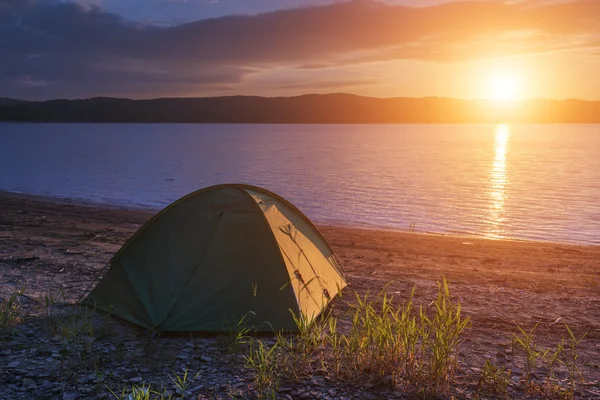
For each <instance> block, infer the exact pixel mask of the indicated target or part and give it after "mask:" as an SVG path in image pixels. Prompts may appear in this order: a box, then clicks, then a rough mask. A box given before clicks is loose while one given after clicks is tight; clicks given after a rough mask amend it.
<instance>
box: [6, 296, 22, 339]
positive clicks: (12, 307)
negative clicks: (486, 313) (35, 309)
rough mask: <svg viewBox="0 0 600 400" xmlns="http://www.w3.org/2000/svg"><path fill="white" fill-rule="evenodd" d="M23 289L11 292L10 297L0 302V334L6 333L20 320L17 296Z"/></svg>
mask: <svg viewBox="0 0 600 400" xmlns="http://www.w3.org/2000/svg"><path fill="white" fill-rule="evenodd" d="M23 291H24V290H23V289H21V290H17V291H15V292H13V293H12V294H11V295H10V297H9V298H8V299H6V300H3V301H2V302H0V334H2V335H4V334H6V333H7V332H8V331H9V330H10V329H11V328H12V327H13V326H15V325H16V324H18V323H19V322H21V321H22V319H23V317H22V315H21V307H20V305H19V296H20V295H22V294H23Z"/></svg>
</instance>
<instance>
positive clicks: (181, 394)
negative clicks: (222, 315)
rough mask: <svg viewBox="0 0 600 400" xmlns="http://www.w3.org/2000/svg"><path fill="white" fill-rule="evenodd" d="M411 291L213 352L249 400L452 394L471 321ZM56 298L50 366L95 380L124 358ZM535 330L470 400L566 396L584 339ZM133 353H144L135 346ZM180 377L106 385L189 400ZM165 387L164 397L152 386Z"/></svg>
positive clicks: (491, 367) (5, 317)
mask: <svg viewBox="0 0 600 400" xmlns="http://www.w3.org/2000/svg"><path fill="white" fill-rule="evenodd" d="M415 292H416V288H413V290H412V291H411V293H410V295H409V296H408V298H407V299H406V300H405V301H402V302H400V301H398V300H397V299H395V298H394V297H393V296H390V295H389V292H388V291H386V288H384V289H383V290H382V291H381V292H379V293H376V294H374V295H372V294H370V293H368V292H367V293H362V294H359V293H356V292H355V293H353V295H350V296H348V295H346V296H345V298H343V299H341V300H340V299H338V300H336V301H343V302H345V303H346V306H347V307H346V310H347V312H346V313H345V314H342V315H337V314H335V313H334V309H333V308H331V307H330V308H328V309H327V310H326V311H325V312H324V313H323V314H322V315H321V316H319V317H318V318H317V319H315V320H314V321H313V322H312V323H311V324H308V323H307V322H306V321H307V319H306V318H304V317H303V316H302V315H295V314H293V313H292V318H293V319H294V321H295V323H296V326H297V328H298V332H297V333H296V334H293V335H290V334H284V333H282V332H279V333H277V334H276V335H275V336H274V337H271V338H264V337H262V338H261V337H257V336H254V335H253V329H252V327H249V326H248V320H247V318H249V317H251V314H249V315H247V316H244V317H243V318H241V319H240V321H238V322H236V323H231V324H227V325H226V327H227V330H226V332H225V334H224V335H223V336H222V337H221V338H217V340H216V344H217V348H219V349H220V351H222V352H224V353H231V352H237V353H242V354H243V360H244V367H245V368H246V369H247V370H248V371H249V372H250V374H251V379H252V390H251V392H250V393H251V394H252V396H253V397H259V398H276V397H278V390H279V388H281V387H283V386H288V387H294V386H295V384H297V383H299V384H301V385H304V384H305V383H306V382H307V381H310V380H313V379H315V377H317V378H320V379H326V380H328V381H332V382H335V386H338V385H340V386H344V387H347V388H349V387H354V388H357V389H358V390H364V388H373V387H376V388H377V389H376V390H382V391H383V392H382V393H385V391H386V390H388V389H394V390H399V391H402V392H404V393H406V394H407V395H408V396H411V397H414V398H417V397H419V398H436V397H452V396H453V395H455V394H456V393H457V392H456V389H457V388H460V387H464V384H465V382H464V377H465V373H464V371H461V370H460V361H461V360H460V359H459V357H460V353H459V349H460V347H461V344H462V342H463V338H464V335H465V332H467V330H468V329H469V327H470V325H471V320H470V318H469V317H468V316H464V315H463V312H462V307H461V303H460V301H458V300H456V299H455V298H454V297H453V296H452V295H451V293H450V289H449V286H448V283H447V282H446V280H445V279H444V280H443V281H442V282H439V283H438V287H437V295H436V296H434V298H433V300H431V302H429V303H417V302H416V301H415V300H414V298H415ZM21 293H22V291H17V292H15V293H13V294H12V295H11V297H10V298H9V299H6V300H5V301H3V302H2V303H1V304H0V318H1V319H0V323H1V324H0V328H1V329H2V331H3V332H4V331H6V330H7V329H9V328H10V327H12V326H14V325H15V324H17V323H19V322H20V321H21V319H22V316H21V314H22V313H21V310H20V308H19V302H18V296H19V295H20V294H21ZM58 298H60V293H59V294H58V295H56V296H53V295H47V296H45V297H44V302H43V305H44V312H43V315H44V316H45V319H46V320H47V323H46V324H45V326H47V327H48V328H49V331H50V332H51V333H52V334H53V335H55V336H58V337H59V338H61V341H62V343H63V344H64V348H63V350H64V351H63V350H61V352H60V354H61V356H60V358H59V360H60V363H61V366H63V364H64V368H63V367H61V368H63V369H64V371H63V372H64V374H62V375H63V377H64V379H65V382H71V381H74V380H76V379H77V374H76V371H77V370H89V369H90V368H91V369H93V370H95V371H96V374H97V376H101V375H103V374H106V368H107V366H108V365H110V363H111V361H117V362H119V361H124V359H125V358H124V357H125V355H124V354H121V353H122V351H119V347H118V346H117V350H116V351H114V352H113V353H112V354H111V355H106V356H102V357H101V356H100V355H98V354H95V353H94V351H93V346H92V343H93V340H90V339H94V340H96V339H97V338H98V332H97V329H99V328H95V325H96V324H93V320H94V318H95V317H94V313H95V310H93V309H90V308H78V307H77V308H75V307H71V308H69V310H68V312H65V310H62V309H59V308H58V307H57V299H58ZM40 302H41V300H40ZM59 311H60V312H59ZM101 325H103V326H104V325H105V324H104V323H103V324H101ZM538 329H541V327H540V325H538V324H535V325H533V326H532V327H529V328H526V327H523V326H517V327H516V328H515V331H514V333H512V340H513V350H514V359H513V361H512V362H513V367H511V366H510V365H508V364H503V365H501V364H497V363H496V362H494V361H493V360H492V359H489V358H488V359H486V360H485V363H484V364H483V366H482V368H481V371H480V376H478V377H477V378H475V380H474V381H473V380H471V381H470V382H471V383H467V385H471V386H469V387H470V388H471V389H470V390H471V391H472V392H473V393H474V398H478V397H479V396H481V398H490V397H492V398H510V397H511V396H513V397H514V396H519V393H520V394H521V395H524V396H533V397H541V398H548V399H572V398H574V397H575V396H576V394H577V393H578V392H577V390H578V384H579V382H581V381H582V379H583V377H582V374H581V370H580V368H579V367H580V364H581V360H580V355H579V353H580V348H581V343H582V341H583V340H584V339H585V338H586V336H587V334H577V332H574V331H573V330H572V329H571V328H570V327H569V326H568V325H566V324H564V329H565V331H564V332H565V336H564V338H562V339H561V340H560V341H559V342H557V344H556V345H555V346H554V347H550V348H547V347H544V346H542V345H540V344H539V343H538V337H537V336H538V335H537V333H538ZM544 336H547V335H544ZM142 340H143V339H142ZM140 346H141V348H144V346H143V342H140ZM194 351H196V348H194ZM119 354H121V355H119ZM119 357H120V360H119ZM173 366H174V365H173ZM61 371H62V369H61ZM73 371H75V372H73ZM182 371H183V372H179V373H171V374H169V373H168V370H166V371H165V373H166V375H165V376H164V379H163V382H162V383H161V384H160V385H155V383H152V386H151V385H150V383H142V384H138V385H131V384H127V385H125V386H124V387H123V388H122V389H121V390H120V392H118V391H115V392H113V391H112V390H111V389H110V388H108V386H106V388H107V389H108V391H109V393H110V395H111V396H112V397H113V398H116V399H131V400H137V399H148V400H150V399H159V400H163V399H179V398H189V397H190V395H191V393H190V387H191V386H190V384H191V382H192V381H195V380H196V379H197V378H198V377H199V376H200V375H199V373H198V374H196V375H195V376H192V375H191V374H190V373H189V370H188V368H185V369H184V370H182ZM69 373H70V374H71V375H69ZM559 377H560V378H559ZM461 379H463V380H461ZM159 383H160V382H159ZM165 384H166V385H168V386H166V387H169V386H171V387H172V388H173V390H171V391H166V390H165V389H160V390H158V389H155V388H163V387H164V386H162V385H165ZM98 390H102V389H101V388H100V389H98ZM231 390H234V389H233V388H232V389H231ZM235 390H238V389H235ZM240 390H242V389H240ZM246 390H247V388H246ZM240 393H242V394H243V393H246V392H243V390H242V392H240ZM246 394H247V393H246ZM459 397H460V396H459Z"/></svg>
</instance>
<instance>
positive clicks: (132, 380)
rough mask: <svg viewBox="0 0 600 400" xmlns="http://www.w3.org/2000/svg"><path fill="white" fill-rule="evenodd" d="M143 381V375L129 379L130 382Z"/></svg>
mask: <svg viewBox="0 0 600 400" xmlns="http://www.w3.org/2000/svg"><path fill="white" fill-rule="evenodd" d="M141 381H142V377H141V376H136V377H135V378H131V379H130V380H129V382H131V383H140V382H141Z"/></svg>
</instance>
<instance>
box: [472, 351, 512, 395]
mask: <svg viewBox="0 0 600 400" xmlns="http://www.w3.org/2000/svg"><path fill="white" fill-rule="evenodd" d="M510 375H511V371H510V370H507V369H506V368H505V367H502V366H499V365H496V364H494V363H493V362H492V361H491V360H490V359H489V358H488V359H486V360H485V364H484V365H483V368H482V369H481V378H480V379H479V383H478V384H477V391H478V392H480V391H483V392H484V393H489V394H493V395H497V396H499V397H501V398H503V399H506V398H508V386H509V385H510Z"/></svg>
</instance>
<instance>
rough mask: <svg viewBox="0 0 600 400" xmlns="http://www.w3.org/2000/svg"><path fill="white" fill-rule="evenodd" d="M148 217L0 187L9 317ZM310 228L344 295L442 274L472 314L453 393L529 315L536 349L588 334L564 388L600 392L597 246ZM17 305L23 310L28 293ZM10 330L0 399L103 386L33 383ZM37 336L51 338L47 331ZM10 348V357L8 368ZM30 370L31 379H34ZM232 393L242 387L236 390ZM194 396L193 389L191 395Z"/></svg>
mask: <svg viewBox="0 0 600 400" xmlns="http://www.w3.org/2000/svg"><path fill="white" fill-rule="evenodd" d="M152 215H153V212H150V211H141V210H131V209H123V208H110V207H100V206H95V205H85V204H79V203H75V202H70V201H68V200H56V199H54V200H53V199H47V198H43V197H35V196H27V195H20V194H11V193H2V192H0V274H1V275H0V276H1V279H0V298H2V299H7V298H8V297H9V296H10V294H11V293H13V292H14V291H16V290H19V289H23V288H24V289H25V292H24V293H25V294H26V295H27V298H30V299H33V300H31V303H32V304H31V305H30V306H29V309H30V311H29V312H30V313H31V315H32V317H25V318H24V320H23V321H22V322H20V324H23V325H27V324H28V323H30V322H29V321H33V320H34V319H36V318H37V320H39V319H40V318H38V317H39V316H40V313H41V311H39V310H40V308H39V307H37V306H36V305H35V301H34V300H35V299H42V298H43V296H44V294H47V293H58V292H59V291H61V290H62V291H63V292H64V294H65V297H66V299H67V300H68V301H71V302H74V301H76V300H77V299H78V298H80V297H81V296H82V294H83V293H84V292H85V290H86V289H87V288H88V287H89V285H90V283H91V282H92V281H93V280H94V279H95V278H96V277H97V276H98V275H99V274H100V273H101V271H102V270H103V268H104V267H105V265H106V263H107V262H108V261H109V259H110V258H111V256H112V255H113V254H114V252H116V251H117V250H118V249H119V247H120V246H121V245H122V244H123V243H124V242H125V241H126V240H127V239H128V238H129V237H130V236H131V235H132V234H133V233H134V232H135V231H136V230H137V229H138V228H139V227H140V226H141V225H142V224H143V223H144V222H145V221H146V220H148V219H149V218H150V217H151V216H152ZM319 229H320V230H321V232H322V233H323V234H324V236H325V237H326V238H327V240H328V241H329V242H330V243H331V245H332V246H333V248H334V250H335V251H336V253H337V255H338V257H339V258H340V260H341V262H342V266H343V268H344V270H345V272H346V274H347V276H348V278H349V280H350V283H351V286H350V288H349V289H346V291H345V293H346V292H347V293H350V290H355V291H356V292H358V293H361V294H364V293H366V292H367V291H369V292H371V293H374V294H376V293H377V292H379V291H381V290H382V289H383V288H385V290H386V292H387V293H388V294H391V295H394V296H395V298H396V300H397V301H398V302H402V301H403V300H406V299H407V296H408V295H409V294H410V291H411V290H412V288H413V287H416V292H415V302H416V303H420V302H422V303H423V304H426V303H428V302H430V301H431V300H432V299H434V298H435V295H436V293H437V284H438V282H440V281H441V280H442V279H443V278H444V277H445V278H446V279H447V281H448V283H449V285H450V290H451V293H452V295H453V297H454V298H455V299H457V300H460V302H461V304H462V307H463V313H464V314H465V315H466V316H469V317H470V318H471V326H470V328H469V329H468V330H467V331H466V333H465V335H464V342H463V343H462V345H461V347H460V351H461V354H462V355H463V357H461V365H460V373H459V377H460V379H462V380H463V381H464V385H463V387H462V388H461V387H460V385H459V387H458V388H457V389H456V390H458V392H455V395H456V396H457V397H458V398H460V397H469V396H468V395H467V394H468V393H469V392H468V389H469V388H473V386H474V385H475V384H477V379H476V378H474V376H475V375H476V374H477V373H478V371H479V370H480V368H481V366H482V364H483V363H484V360H485V359H486V358H490V359H493V360H496V361H497V362H498V363H499V364H503V365H510V364H511V363H512V362H516V364H517V366H518V364H519V361H518V360H516V358H517V355H516V354H515V353H514V351H513V349H512V334H513V333H514V332H516V329H517V325H520V326H521V327H523V328H525V329H531V328H532V327H533V326H534V325H535V324H536V323H539V325H538V327H537V329H536V341H537V342H538V343H539V344H540V345H541V346H546V347H551V346H554V345H556V343H558V342H559V341H560V340H561V339H563V338H566V337H567V336H566V331H565V327H564V323H566V324H568V326H569V327H570V329H571V330H572V331H573V333H574V334H575V335H576V336H582V335H583V334H585V333H587V336H586V337H585V339H584V340H583V341H582V342H581V343H580V345H579V367H580V370H581V373H582V376H583V377H584V379H585V381H584V382H583V383H581V384H579V385H578V388H577V391H576V393H575V397H576V398H600V384H599V383H598V381H599V380H600V246H583V245H571V244H559V243H544V242H525V241H512V240H488V239H482V238H475V237H457V236H445V235H435V234H420V233H409V232H396V231H384V230H376V229H358V228H350V227H338V226H329V225H320V226H319ZM574 229H576V227H574ZM22 303H23V308H24V309H27V307H28V306H27V304H26V303H27V301H23V302H22ZM338 303H339V304H337V305H336V307H337V308H336V309H335V310H334V313H336V314H338V315H342V314H343V310H344V306H343V304H342V303H343V302H341V301H340V302H338ZM36 310H37V311H36ZM36 313H37V314H36ZM36 316H37V317H36ZM34 317H35V318H34ZM36 322H37V323H39V321H33V322H31V324H33V325H32V326H34V325H35V323H36ZM19 329H20V328H19V327H17V328H16V329H15V331H14V332H13V333H12V334H11V335H13V336H11V337H10V338H9V339H7V340H3V341H0V383H1V382H4V383H3V384H2V385H0V386H4V387H5V389H1V390H0V397H2V396H4V397H2V398H38V397H37V395H38V394H39V393H40V392H45V393H46V394H48V396H50V397H48V398H70V397H65V395H64V393H73V396H74V397H71V398H96V397H98V398H100V397H102V396H106V393H104V394H100V393H99V392H96V391H95V390H96V389H92V390H88V389H85V388H90V387H92V388H93V387H94V386H93V385H92V384H88V383H85V382H84V383H83V384H82V383H81V381H80V380H77V379H75V380H74V381H69V380H68V379H63V378H62V377H61V382H62V383H61V384H62V386H61V388H60V389H58V387H57V386H51V385H50V386H48V385H49V384H46V383H43V382H46V381H47V382H50V383H52V382H53V379H55V378H56V376H55V375H53V373H54V372H52V371H49V370H48V369H44V370H40V369H43V368H45V367H42V366H41V365H42V363H41V362H39V363H38V364H35V363H34V364H28V363H27V359H28V358H31V359H35V357H34V356H36V355H39V353H40V351H39V350H36V351H33V350H30V349H32V348H36V343H37V341H36V340H35V335H31V336H34V337H31V336H27V335H26V333H27V331H25V336H24V337H20V336H18V335H19V332H20V330H19ZM23 329H25V328H23ZM31 329H33V328H31ZM48 340H49V342H48V343H51V342H52V339H51V338H50V339H48ZM173 340H181V339H173ZM11 343H12V344H11ZM17 345H18V346H17ZM23 349H26V350H27V351H31V353H26V354H31V355H32V356H31V357H23V356H22V354H21V353H18V352H20V351H24V350H23ZM207 351H213V350H207ZM23 354H25V353H23ZM17 355H18V357H19V358H18V359H19V360H20V361H19V362H20V365H17V366H16V367H15V365H16V364H14V362H15V359H17ZM42 356H43V357H46V358H48V356H47V355H42ZM40 357H41V356H40ZM208 358H211V359H214V358H218V357H212V356H211V357H208V356H207V359H208ZM220 361H221V362H225V361H223V360H220ZM132 362H133V361H132ZM10 363H13V364H10ZM9 364H10V365H12V367H10V368H9ZM218 368H221V367H218ZM134 371H136V370H134ZM152 373H153V372H147V373H145V372H139V371H138V372H133V373H132V374H129V375H126V374H125V375H123V376H122V377H120V378H119V379H120V380H115V381H114V382H129V381H130V379H132V377H131V375H133V377H134V378H135V377H137V376H138V375H143V376H144V377H147V376H148V374H152ZM36 374H38V375H39V376H41V378H39V379H36ZM25 379H28V380H27V381H26V382H25V381H24V380H25ZM157 379H159V378H157ZM215 379H216V378H215ZM219 379H220V378H219ZM240 379H242V378H240ZM144 380H145V378H144ZM159 380H160V379H159ZM31 381H33V383H32V382H31ZM103 382H108V380H107V381H103ZM111 382H112V381H111ZM132 382H137V380H136V381H132ZM5 384H6V385H5ZM44 385H46V386H47V387H48V389H47V390H46V389H43V387H44ZM82 385H83V386H84V389H81V386H82ZM100 386H102V385H100ZM200 386H202V385H200ZM208 386H209V385H206V384H204V386H203V388H200V389H198V392H197V393H199V394H200V395H201V396H204V395H203V394H202V393H205V394H206V398H210V397H209V395H208V393H209V392H207V390H209V389H208ZM246 386H248V385H247V384H246ZM243 387H244V385H240V388H243ZM332 387H333V389H331V390H334V393H335V394H331V392H326V391H324V392H323V393H329V394H328V395H327V396H329V397H322V398H342V397H347V398H352V397H354V398H364V397H365V396H366V395H365V393H367V394H368V393H371V392H368V391H367V392H365V391H359V392H356V393H358V394H356V393H355V392H353V391H352V390H350V389H348V391H347V392H344V390H345V389H343V388H342V389H340V388H337V387H336V386H335V385H334V384H332ZM36 390H37V391H36ZM60 390H62V392H60ZM119 390H120V389H119ZM210 390H213V389H210ZM302 390H303V389H300V388H296V387H293V388H291V389H290V391H289V392H284V393H280V394H281V395H282V396H283V398H285V396H290V398H296V397H301V396H300V395H303V393H304V392H303V391H302ZM328 390H329V388H328ZM461 390H466V392H461ZM240 391H241V393H242V394H241V396H242V397H244V393H243V389H240ZM294 391H296V392H294ZM210 393H212V395H214V396H215V397H217V398H228V396H226V395H222V397H219V396H221V395H220V394H219V392H218V390H217V391H214V390H213V391H212V392H210ZM294 393H296V394H298V396H296V395H295V394H294ZM373 393H375V394H372V393H371V394H369V395H372V396H375V397H373V398H384V397H385V398H391V397H394V396H396V397H398V398H402V393H397V392H394V393H391V392H390V393H388V392H386V393H387V394H386V395H380V394H377V393H379V392H373ZM461 393H462V395H461ZM342 394H343V395H342ZM52 396H55V397H52ZM61 396H63V397H61ZM77 396H80V397H77ZM194 396H196V397H194V398H204V397H198V396H199V395H198V394H196V393H194ZM317 397H319V396H317V395H314V398H317ZM304 398H310V396H309V397H304Z"/></svg>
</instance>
